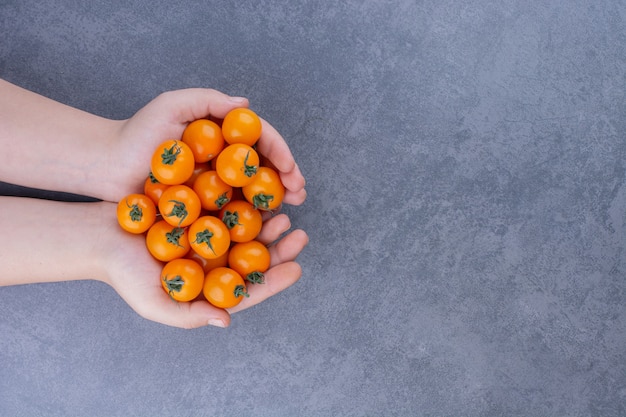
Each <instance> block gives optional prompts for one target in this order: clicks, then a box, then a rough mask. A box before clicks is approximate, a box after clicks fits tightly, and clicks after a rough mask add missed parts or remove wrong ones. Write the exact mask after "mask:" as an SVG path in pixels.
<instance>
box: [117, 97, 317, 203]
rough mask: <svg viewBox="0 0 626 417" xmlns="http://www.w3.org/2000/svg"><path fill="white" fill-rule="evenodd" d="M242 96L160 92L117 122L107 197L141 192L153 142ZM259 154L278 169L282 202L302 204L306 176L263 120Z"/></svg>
mask: <svg viewBox="0 0 626 417" xmlns="http://www.w3.org/2000/svg"><path fill="white" fill-rule="evenodd" d="M248 106H249V102H248V100H247V99H245V98H242V97H231V96H228V95H226V94H224V93H221V92H219V91H216V90H212V89H202V88H190V89H184V90H176V91H169V92H165V93H162V94H160V95H159V96H157V97H156V98H155V99H153V100H152V101H151V102H149V103H148V104H147V105H146V106H144V107H143V108H142V109H140V110H139V111H138V112H137V113H136V114H135V115H134V116H132V117H131V118H130V119H127V120H125V121H122V122H120V126H119V129H118V132H119V134H118V135H117V137H116V138H115V140H114V141H113V143H112V144H111V145H110V152H108V155H107V156H105V157H107V158H109V160H108V161H107V166H108V167H109V169H108V171H109V172H108V174H107V177H108V178H109V179H110V181H109V186H110V189H109V190H107V192H106V195H107V198H106V199H107V200H109V201H113V202H117V201H119V200H120V199H121V198H123V197H124V196H125V195H127V194H130V193H132V192H141V191H142V187H143V182H144V181H145V179H146V177H147V176H148V173H149V171H150V158H151V156H152V153H153V152H154V149H155V148H156V146H158V145H159V144H160V143H161V142H163V141H165V140H168V139H180V138H181V136H182V133H183V131H184V130H185V127H186V126H187V125H188V124H189V123H190V122H192V121H194V120H196V119H201V118H207V117H209V116H211V117H215V118H217V119H222V118H223V117H224V116H225V115H226V114H227V113H228V112H229V111H230V110H232V109H234V108H237V107H248ZM262 124H263V128H262V134H261V138H260V139H259V141H258V143H257V150H258V151H259V153H260V154H261V155H262V156H263V157H265V158H266V159H267V160H269V161H270V162H271V163H272V165H273V166H274V167H275V168H276V169H277V170H278V172H279V175H280V177H281V180H282V182H283V184H284V186H285V188H286V193H285V198H284V202H285V203H286V204H291V205H300V204H302V203H303V202H304V200H305V198H306V191H305V189H304V186H305V180H304V177H303V176H302V173H301V172H300V169H299V168H298V165H297V164H296V162H295V160H294V157H293V155H292V153H291V151H290V149H289V147H288V145H287V143H286V142H285V140H284V139H283V137H282V136H281V135H280V134H279V133H278V132H277V131H276V129H274V128H273V127H272V125H270V124H269V123H268V122H267V121H265V120H263V119H262Z"/></svg>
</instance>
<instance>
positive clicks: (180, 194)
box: [117, 108, 285, 308]
mask: <svg viewBox="0 0 626 417" xmlns="http://www.w3.org/2000/svg"><path fill="white" fill-rule="evenodd" d="M260 136H261V120H260V119H259V117H258V116H257V115H256V114H255V113H254V112H253V111H252V110H250V109H247V108H237V109H234V110H232V111H231V112H229V113H228V114H227V115H226V116H225V117H224V119H223V120H221V121H214V120H209V119H199V120H195V121H193V122H191V123H190V124H189V125H188V126H187V127H186V129H185V131H184V132H183V135H182V138H180V139H172V140H168V141H165V142H163V143H161V144H160V145H159V146H158V147H157V148H156V149H155V151H154V154H153V156H152V160H151V164H150V175H149V176H148V178H146V181H145V184H144V193H143V194H130V195H128V196H126V197H125V198H123V199H122V200H120V202H119V203H118V206H117V219H118V223H119V224H120V226H121V227H122V228H123V229H124V230H125V231H127V232H129V233H134V234H144V235H145V238H146V246H147V248H148V251H149V252H150V254H151V255H152V256H153V257H154V258H155V259H157V260H158V261H161V262H163V263H164V266H163V270H162V272H161V277H160V279H161V284H162V286H163V289H164V290H165V291H166V292H167V294H169V296H170V297H171V298H172V299H174V300H176V301H182V302H185V301H191V300H194V299H196V298H197V297H199V296H201V295H204V298H206V300H207V301H209V302H210V303H211V304H213V305H215V306H217V307H220V308H229V307H234V306H235V305H237V304H239V302H240V301H241V300H242V299H243V297H246V296H248V293H247V285H248V284H251V283H252V284H260V283H263V280H264V275H263V274H264V273H265V272H266V271H267V269H268V268H269V265H270V253H269V250H268V249H267V247H266V246H265V245H264V244H262V243H261V242H259V241H258V240H256V238H257V237H258V235H259V232H260V231H261V226H262V213H261V212H262V211H263V210H267V211H272V210H275V209H277V208H278V207H279V206H280V205H281V203H282V200H283V197H284V194H285V188H284V186H283V184H282V182H281V180H280V177H279V175H278V173H277V172H276V170H274V169H273V168H272V167H271V166H265V165H262V164H261V161H260V158H259V154H258V153H257V152H256V150H255V144H256V142H257V141H258V139H259V138H260Z"/></svg>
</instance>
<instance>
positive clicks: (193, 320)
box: [131, 288, 230, 329]
mask: <svg viewBox="0 0 626 417" xmlns="http://www.w3.org/2000/svg"><path fill="white" fill-rule="evenodd" d="M146 295H147V298H148V300H149V299H150V298H151V300H149V301H148V300H147V301H146V302H145V303H142V307H138V308H135V310H136V311H137V313H139V315H141V316H142V317H144V318H146V319H148V320H152V321H155V322H158V323H162V324H165V325H168V326H172V327H180V328H184V329H194V328H198V327H203V326H207V325H213V326H217V327H228V326H229V325H230V315H229V314H228V312H226V311H225V310H223V309H221V308H217V307H214V306H212V305H211V304H209V303H208V302H207V301H203V300H199V301H192V302H186V303H183V302H177V301H174V300H172V299H171V298H170V297H169V296H168V295H167V294H166V293H165V291H163V289H162V288H155V291H153V293H152V294H149V295H148V294H146ZM131 307H133V306H132V305H131Z"/></svg>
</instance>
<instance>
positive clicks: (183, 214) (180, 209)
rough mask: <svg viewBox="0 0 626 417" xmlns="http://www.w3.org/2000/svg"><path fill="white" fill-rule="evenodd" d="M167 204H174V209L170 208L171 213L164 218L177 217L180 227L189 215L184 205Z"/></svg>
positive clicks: (180, 202)
mask: <svg viewBox="0 0 626 417" xmlns="http://www.w3.org/2000/svg"><path fill="white" fill-rule="evenodd" d="M169 202H170V203H174V207H172V211H171V212H170V214H166V216H167V217H178V218H179V219H180V221H179V222H178V224H179V225H180V224H181V223H182V222H183V221H184V220H185V219H186V218H187V215H188V214H189V213H188V212H187V207H186V206H185V203H183V202H182V201H178V200H169Z"/></svg>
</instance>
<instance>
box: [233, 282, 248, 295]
mask: <svg viewBox="0 0 626 417" xmlns="http://www.w3.org/2000/svg"><path fill="white" fill-rule="evenodd" d="M233 294H235V297H241V296H244V297H250V294H248V291H246V287H244V286H243V285H237V286H236V287H235V290H234V291H233Z"/></svg>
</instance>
